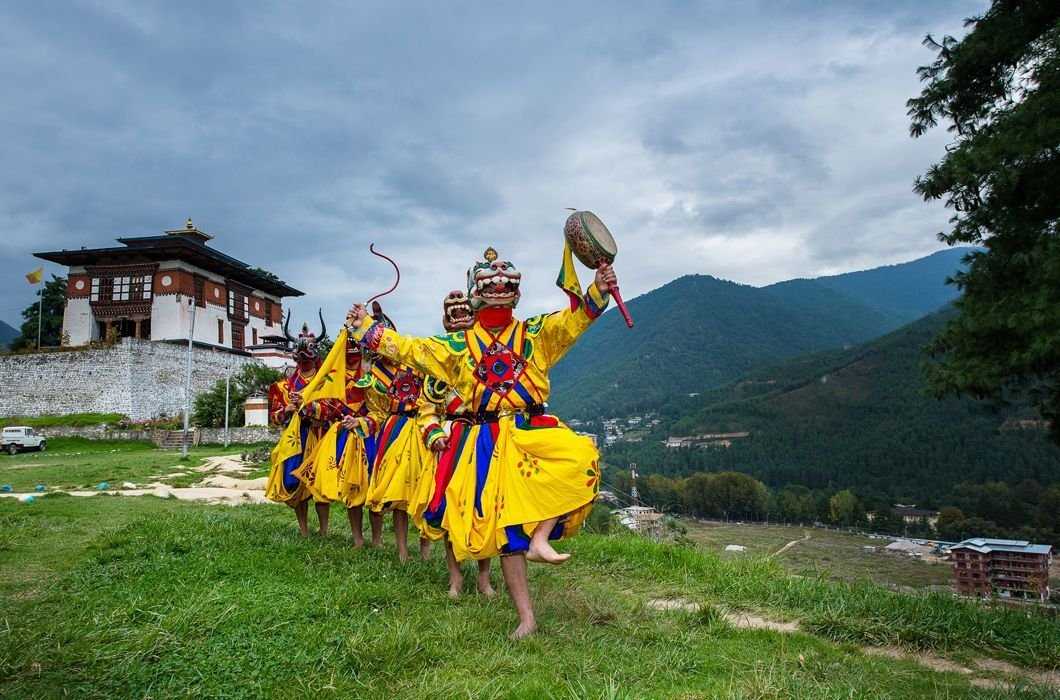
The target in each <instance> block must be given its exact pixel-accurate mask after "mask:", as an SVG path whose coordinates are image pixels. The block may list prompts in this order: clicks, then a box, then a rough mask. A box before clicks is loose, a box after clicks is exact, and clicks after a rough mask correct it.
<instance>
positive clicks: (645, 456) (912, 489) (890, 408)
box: [606, 312, 1060, 503]
mask: <svg viewBox="0 0 1060 700" xmlns="http://www.w3.org/2000/svg"><path fill="white" fill-rule="evenodd" d="M948 313H949V312H943V313H939V314H935V315H932V316H930V317H928V318H925V319H923V320H921V321H918V322H916V323H913V324H911V325H909V326H906V327H904V328H902V329H900V330H898V331H895V332H894V333H891V334H889V335H887V336H885V337H883V338H880V339H878V340H874V341H872V342H869V343H865V344H863V345H859V346H857V347H854V348H850V349H848V350H840V351H831V352H824V353H818V354H814V355H810V356H805V357H801V358H797V359H795V360H792V361H789V362H787V363H783V364H780V365H778V366H775V367H773V368H770V369H762V370H756V371H754V372H750V373H748V374H746V375H745V376H743V377H742V378H741V379H740V380H739V381H736V382H733V383H730V384H728V385H726V386H725V387H722V388H719V389H716V390H714V391H711V392H707V393H705V394H704V395H703V396H700V397H697V399H696V401H697V402H698V405H697V406H696V407H694V408H692V409H690V410H689V411H688V412H687V413H685V414H683V415H680V416H675V417H673V418H672V419H671V420H670V421H669V422H668V423H667V424H665V425H663V426H661V429H660V430H659V431H657V432H656V434H654V435H652V436H651V437H650V438H649V439H647V440H646V441H645V442H642V443H633V444H628V443H618V444H617V445H616V446H615V447H614V448H612V449H610V450H608V452H607V455H606V457H607V459H608V460H609V461H610V462H611V463H613V464H619V465H624V464H626V463H628V462H631V461H633V462H637V463H638V465H640V468H641V470H642V471H644V472H648V471H654V472H658V473H664V474H670V475H682V474H690V473H693V472H695V471H700V470H706V471H720V470H730V469H731V470H737V471H743V472H747V473H750V474H752V475H754V476H755V477H757V478H759V479H762V480H763V481H765V482H766V483H767V484H769V485H771V486H781V485H784V484H801V485H804V486H808V487H811V488H830V489H841V488H855V489H857V490H858V491H859V493H861V494H863V495H866V494H867V495H878V496H880V497H883V498H889V499H903V498H905V499H912V500H913V501H914V502H925V503H932V502H935V503H937V502H939V501H940V500H944V499H945V497H946V495H947V494H949V493H951V491H952V490H953V489H954V487H955V486H956V485H957V484H959V483H961V482H971V483H985V482H992V481H1002V482H1007V483H1009V484H1013V485H1015V484H1019V483H1020V482H1023V481H1027V480H1033V481H1034V482H1035V483H1038V484H1041V485H1047V484H1050V483H1054V482H1058V481H1060V449H1058V448H1057V447H1056V446H1055V445H1053V444H1052V443H1051V442H1049V440H1048V439H1047V436H1046V435H1045V433H1044V431H1042V430H1036V429H1018V428H1017V427H1016V426H1018V425H1019V424H1018V423H1016V422H1015V421H1017V420H1018V419H1020V418H1033V417H1034V416H1033V414H1032V413H1030V412H1028V411H1025V410H1021V409H1020V408H1019V407H1009V408H1008V409H1005V410H998V409H995V408H994V407H992V406H991V405H988V404H984V403H980V402H975V401H971V400H958V399H946V400H936V399H934V398H931V397H929V396H927V395H926V394H925V392H924V390H923V379H922V376H921V372H920V364H921V363H922V362H923V361H924V355H923V352H922V348H923V346H924V345H925V344H926V343H927V342H928V340H929V339H930V338H932V337H933V336H934V334H935V333H936V332H937V330H938V329H939V328H940V327H941V326H942V324H943V323H944V322H945V319H946V317H947V315H948ZM728 431H750V432H751V436H750V437H749V438H747V439H744V440H737V441H735V442H734V443H733V446H732V447H731V448H729V449H682V450H667V449H665V448H663V447H662V446H661V445H660V444H659V442H658V441H659V440H661V439H662V438H663V437H664V436H665V435H666V434H667V433H669V434H674V435H693V434H697V433H706V432H728ZM892 502H893V501H892Z"/></svg>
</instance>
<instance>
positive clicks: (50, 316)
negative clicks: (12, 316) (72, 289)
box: [11, 275, 66, 350]
mask: <svg viewBox="0 0 1060 700" xmlns="http://www.w3.org/2000/svg"><path fill="white" fill-rule="evenodd" d="M40 295H41V290H40V288H39V287H38V288H37V291H36V293H35V294H34V296H35V297H36V299H37V301H34V302H33V303H32V304H30V305H29V306H27V307H26V308H25V309H23V310H22V318H23V321H22V327H21V328H20V329H19V330H20V331H21V335H19V336H18V337H17V338H15V339H14V340H12V341H11V349H12V350H25V349H28V348H35V347H37V317H38V313H39V311H40V308H41V306H40V303H39V301H40ZM65 310H66V278H65V277H59V276H58V275H52V278H51V280H49V281H48V282H45V283H44V304H43V311H44V315H43V318H42V321H41V327H40V331H41V335H40V342H41V346H42V347H55V346H57V345H59V344H60V341H61V340H62V332H63V313H64V312H65Z"/></svg>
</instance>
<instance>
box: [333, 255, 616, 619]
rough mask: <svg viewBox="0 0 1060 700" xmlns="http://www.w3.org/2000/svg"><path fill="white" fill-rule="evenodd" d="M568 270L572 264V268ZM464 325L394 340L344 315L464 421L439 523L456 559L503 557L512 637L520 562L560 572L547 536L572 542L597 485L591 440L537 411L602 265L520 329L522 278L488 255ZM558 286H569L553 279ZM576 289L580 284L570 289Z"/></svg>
mask: <svg viewBox="0 0 1060 700" xmlns="http://www.w3.org/2000/svg"><path fill="white" fill-rule="evenodd" d="M572 269H573V268H572ZM467 279H468V298H469V299H470V302H471V305H472V308H473V309H474V310H475V323H474V325H473V326H472V327H471V328H469V329H467V330H464V331H458V332H455V333H447V334H445V335H441V336H435V337H433V338H413V337H408V336H402V335H399V334H398V333H397V332H396V331H395V330H394V329H393V328H389V327H387V326H386V325H385V324H382V323H379V322H378V321H377V320H374V319H372V318H371V317H370V316H369V314H368V312H367V310H366V309H365V307H364V306H363V305H355V306H354V307H353V308H352V309H351V310H350V321H349V323H350V327H351V336H352V337H353V338H355V339H358V340H359V341H360V342H362V344H363V345H364V346H365V347H366V348H367V349H369V350H372V351H374V352H377V353H379V354H381V355H382V356H384V357H387V358H389V359H391V360H392V361H394V362H400V363H403V364H405V365H408V366H410V367H412V368H414V369H416V370H418V371H420V372H422V373H424V374H425V375H430V376H434V377H437V378H438V379H440V380H442V381H445V382H446V383H448V384H449V385H450V386H452V387H453V389H454V390H455V391H456V392H457V394H458V395H459V396H461V397H462V398H463V399H464V401H465V403H466V404H467V407H468V411H469V412H470V414H471V418H470V420H471V423H472V425H471V426H470V428H469V430H468V435H467V437H466V438H464V439H463V448H462V450H461V451H460V454H459V457H458V461H457V465H456V467H455V469H454V471H453V477H452V479H451V480H450V482H449V485H448V487H447V488H446V494H445V495H446V508H445V514H444V516H443V527H444V529H445V530H446V532H447V533H448V535H449V540H450V542H451V543H452V546H453V551H454V553H455V555H456V557H457V559H458V560H463V559H466V558H473V559H483V558H487V557H492V556H495V555H497V554H500V555H501V556H502V559H501V569H502V571H503V573H504V580H505V583H506V584H507V587H508V592H509V594H510V595H511V597H512V601H513V602H514V604H515V607H516V610H517V612H518V614H519V625H518V627H517V628H516V629H515V630H514V632H513V633H512V637H513V638H521V637H525V636H527V635H529V634H532V633H533V632H534V631H535V630H536V628H537V625H536V622H535V619H534V612H533V607H532V605H531V602H530V594H529V587H528V583H527V575H526V561H527V559H529V560H531V561H536V562H546V563H551V564H559V563H562V562H563V561H566V559H568V558H569V557H570V555H569V554H560V553H558V552H557V551H556V550H555V549H553V547H552V545H551V544H550V542H549V540H550V539H558V538H562V537H567V536H570V535H573V534H574V533H575V532H577V530H578V529H579V528H580V527H581V524H582V522H583V521H584V520H585V518H586V517H587V516H588V513H589V511H590V510H591V508H592V503H593V500H594V498H595V497H596V493H597V491H598V489H599V464H598V460H599V455H598V453H597V451H596V448H595V446H594V445H593V443H592V441H591V440H590V439H589V438H587V437H584V436H581V435H577V434H576V433H574V432H573V431H572V430H570V429H569V428H567V426H565V425H564V424H563V423H561V422H560V421H559V420H558V419H557V418H555V417H553V416H550V415H547V414H546V413H545V402H546V401H547V400H548V396H549V374H548V373H549V370H550V369H551V368H552V367H553V366H554V365H555V364H556V363H557V362H558V361H559V360H560V359H561V358H562V357H563V356H564V355H565V354H566V352H567V351H568V350H569V349H570V348H571V347H572V346H573V345H574V343H575V341H577V339H578V337H579V336H580V335H581V334H582V333H583V332H585V330H586V329H587V328H588V327H589V325H590V324H591V323H592V322H593V321H594V320H595V319H596V318H597V317H598V316H599V315H600V314H601V313H602V312H603V311H604V309H605V308H606V306H607V302H608V299H609V296H610V294H609V290H610V287H611V285H613V284H617V281H616V278H615V274H614V271H613V270H612V268H611V267H610V266H609V265H606V264H603V265H601V266H600V267H599V268H598V269H597V271H596V279H595V281H594V283H593V284H592V285H591V286H590V287H589V290H588V292H587V293H585V294H583V295H582V294H579V295H575V294H573V293H572V294H571V295H570V298H571V303H570V306H569V307H568V308H564V309H563V310H561V311H556V312H553V313H550V314H545V315H542V316H536V317H534V318H530V319H527V320H525V321H520V320H518V319H515V318H513V315H512V312H513V309H514V308H515V306H516V304H517V303H518V301H519V296H520V291H519V286H520V282H521V274H520V273H519V272H518V271H517V270H516V269H515V266H514V265H513V264H512V263H511V262H509V261H504V260H500V259H498V256H497V252H496V251H495V250H493V249H492V248H490V249H488V250H487V251H486V254H485V261H484V262H480V263H477V264H476V265H475V266H474V267H472V268H471V269H470V270H469V271H468V278H467ZM560 282H561V284H563V286H565V287H567V286H568V285H570V284H571V282H572V280H570V279H563V276H562V275H561V280H560ZM578 290H579V291H580V286H578Z"/></svg>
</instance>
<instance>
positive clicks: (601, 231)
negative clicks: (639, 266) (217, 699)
mask: <svg viewBox="0 0 1060 700" xmlns="http://www.w3.org/2000/svg"><path fill="white" fill-rule="evenodd" d="M563 235H564V236H565V237H566V239H567V243H568V244H570V249H571V252H573V253H574V256H575V257H576V258H578V260H581V262H582V264H583V265H585V266H586V267H588V268H591V269H595V268H597V267H600V264H601V263H607V264H608V265H610V264H611V263H613V262H614V261H615V256H616V255H618V244H617V243H615V238H614V236H612V235H611V232H610V231H608V230H607V226H604V222H603V221H600V217H598V216H597V215H596V214H594V213H592V212H591V211H576V212H574V213H573V214H571V215H570V216H568V217H567V224H566V225H565V226H564V227H563Z"/></svg>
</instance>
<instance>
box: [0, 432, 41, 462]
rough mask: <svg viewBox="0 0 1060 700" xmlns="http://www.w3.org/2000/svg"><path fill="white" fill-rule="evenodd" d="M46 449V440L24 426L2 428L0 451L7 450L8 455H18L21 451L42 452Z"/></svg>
mask: <svg viewBox="0 0 1060 700" xmlns="http://www.w3.org/2000/svg"><path fill="white" fill-rule="evenodd" d="M47 447H48V441H47V439H46V438H45V437H44V436H43V435H41V434H40V433H37V432H36V431H34V430H33V428H30V427H26V426H12V427H10V428H4V432H3V435H2V437H0V449H4V450H7V453H8V454H12V455H14V454H18V453H19V452H21V451H22V450H40V451H41V452H43V451H44V450H45V449H47Z"/></svg>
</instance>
